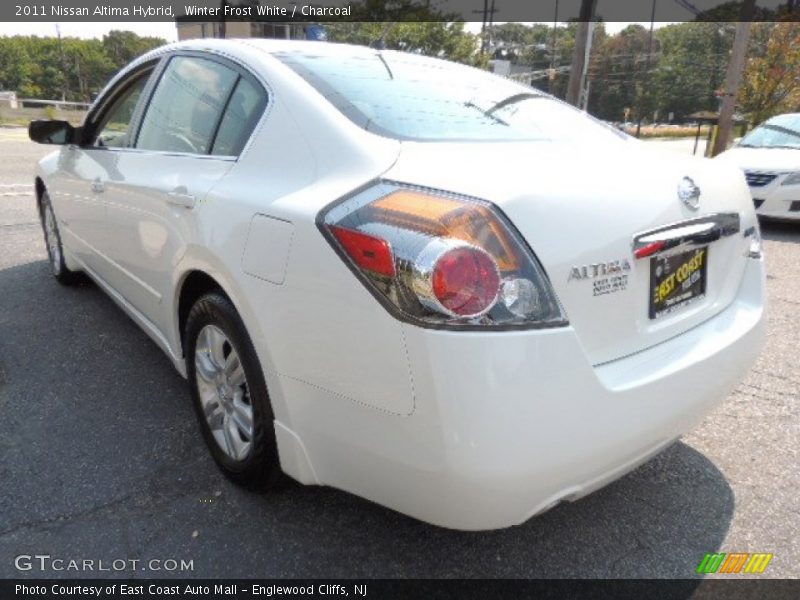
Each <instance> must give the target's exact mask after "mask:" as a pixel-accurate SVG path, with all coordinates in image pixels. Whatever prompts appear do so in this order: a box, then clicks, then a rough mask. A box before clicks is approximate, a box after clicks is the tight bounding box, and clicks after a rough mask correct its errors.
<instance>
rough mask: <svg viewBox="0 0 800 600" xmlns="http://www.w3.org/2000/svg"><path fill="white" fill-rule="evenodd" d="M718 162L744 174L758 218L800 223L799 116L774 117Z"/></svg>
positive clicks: (754, 130)
mask: <svg viewBox="0 0 800 600" xmlns="http://www.w3.org/2000/svg"><path fill="white" fill-rule="evenodd" d="M716 160H719V161H724V162H727V163H729V164H733V165H736V166H737V167H739V168H740V169H742V170H743V171H744V173H745V177H746V178H747V183H748V185H749V186H750V193H751V194H752V195H753V204H754V205H755V208H756V213H757V214H758V215H759V216H761V217H768V218H770V219H780V220H787V221H800V113H793V114H786V115H779V116H777V117H772V118H771V119H769V120H767V121H765V122H764V123H762V124H761V125H759V126H758V127H756V128H755V129H753V130H752V131H751V132H750V133H748V134H747V135H746V136H745V137H744V138H742V140H741V141H740V142H739V143H738V144H737V145H736V146H734V147H733V148H731V149H730V150H728V151H727V152H723V153H722V154H720V155H719V156H718V157H717V158H716Z"/></svg>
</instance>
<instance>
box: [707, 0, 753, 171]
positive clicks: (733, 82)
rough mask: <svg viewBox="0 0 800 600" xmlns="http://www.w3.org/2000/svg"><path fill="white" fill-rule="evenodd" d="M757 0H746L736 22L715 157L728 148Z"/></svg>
mask: <svg viewBox="0 0 800 600" xmlns="http://www.w3.org/2000/svg"><path fill="white" fill-rule="evenodd" d="M755 6H756V0H744V2H743V3H742V11H741V13H740V14H739V22H738V23H737V24H736V35H735V37H734V38H733V50H732V51H731V60H730V62H729V63H728V71H727V73H726V74H725V88H724V90H723V94H722V105H721V106H720V109H719V120H718V121H717V138H716V140H714V147H713V148H712V149H711V156H712V157H714V156H716V155H717V154H719V153H720V152H724V151H725V150H726V149H727V148H728V143H729V142H730V139H731V130H732V129H733V111H734V110H735V108H736V96H738V95H739V86H740V85H741V83H742V72H743V71H744V61H745V59H746V58H747V43H748V41H750V26H751V25H752V23H751V21H752V19H753V13H754V12H755Z"/></svg>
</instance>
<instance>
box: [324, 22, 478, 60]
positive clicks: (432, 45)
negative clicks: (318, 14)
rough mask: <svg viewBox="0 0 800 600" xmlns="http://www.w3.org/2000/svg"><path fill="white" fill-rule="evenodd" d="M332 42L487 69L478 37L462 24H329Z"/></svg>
mask: <svg viewBox="0 0 800 600" xmlns="http://www.w3.org/2000/svg"><path fill="white" fill-rule="evenodd" d="M326 27H327V29H328V39H329V40H330V41H332V42H345V43H348V44H361V45H365V46H371V45H376V44H377V43H378V42H379V41H380V42H381V43H382V44H383V45H384V47H386V48H389V49H391V50H404V51H406V52H416V53H419V54H425V55H427V56H436V57H439V58H446V59H448V60H453V61H456V62H461V63H466V64H472V65H477V66H483V65H485V64H486V60H487V58H486V57H482V56H481V55H480V52H479V51H478V40H477V37H476V36H474V35H472V34H471V33H469V32H467V31H464V23H461V22H449V23H448V22H442V21H426V22H392V23H379V22H358V23H352V22H338V23H327V24H326Z"/></svg>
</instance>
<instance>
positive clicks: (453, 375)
mask: <svg viewBox="0 0 800 600" xmlns="http://www.w3.org/2000/svg"><path fill="white" fill-rule="evenodd" d="M764 289H765V288H764V268H763V261H762V260H750V261H749V262H748V266H747V269H746V271H745V275H744V278H743V281H742V285H741V288H740V290H739V293H738V295H737V298H736V300H735V302H734V303H732V304H731V305H730V306H728V308H727V309H725V310H724V311H722V312H721V313H719V314H717V315H716V316H715V317H713V318H712V319H710V320H708V321H706V322H705V323H703V324H701V325H700V326H698V327H695V328H693V329H692V330H690V331H688V332H686V333H684V334H682V335H680V336H678V337H675V338H673V339H671V340H669V341H666V342H664V343H662V344H659V345H657V346H654V347H651V348H649V349H647V350H644V351H642V352H638V353H636V354H633V355H631V356H628V357H625V358H621V359H619V360H615V361H612V362H608V363H605V364H602V365H599V366H592V365H591V364H589V362H588V361H587V360H586V358H585V353H584V351H583V350H582V348H581V345H580V342H579V339H578V337H577V335H576V334H575V332H574V330H572V329H571V328H569V327H567V328H563V329H557V330H549V331H527V332H497V333H465V332H447V331H435V330H425V329H419V328H415V327H411V326H407V327H404V336H405V341H406V347H407V350H408V355H409V364H410V370H411V372H410V377H411V378H412V385H413V389H414V411H413V413H412V414H411V415H410V416H398V415H389V414H383V413H380V412H379V411H376V410H374V409H371V408H365V407H360V406H357V405H354V404H353V403H351V402H348V401H347V400H346V399H342V398H336V397H333V396H331V395H326V393H325V392H324V391H323V390H320V389H318V388H313V387H311V386H308V385H307V384H303V383H302V382H299V381H297V380H289V379H284V380H282V381H281V386H282V388H283V393H285V394H287V395H289V397H294V398H298V397H302V398H303V400H302V401H301V403H302V404H303V405H304V406H305V407H306V414H307V418H305V419H301V420H296V421H295V425H296V426H297V428H296V429H295V430H294V431H293V432H292V436H290V437H292V440H291V441H287V439H286V438H287V435H283V438H284V440H283V443H282V444H281V454H282V456H281V459H282V462H283V463H284V466H285V468H286V469H287V471H288V472H290V473H291V474H294V475H295V476H297V474H296V473H301V476H300V477H299V478H300V479H301V480H303V479H304V478H305V480H306V481H307V482H319V483H324V484H328V485H332V486H335V487H339V488H341V489H345V490H348V491H352V492H354V493H356V494H358V495H361V496H364V497H366V498H369V499H371V500H374V501H376V502H378V503H380V504H383V505H386V506H389V507H391V508H394V509H397V510H399V511H401V512H404V513H406V514H409V515H412V516H414V517H417V518H419V519H422V520H424V521H428V522H431V523H434V524H437V525H442V526H445V527H451V528H456V529H493V528H500V527H507V526H511V525H515V524H519V523H522V522H524V521H526V520H527V519H529V518H530V517H531V516H532V515H535V514H537V513H540V512H542V511H544V510H546V509H547V508H549V507H551V506H553V505H554V504H556V503H558V502H560V501H562V500H573V499H575V498H578V497H581V496H583V495H585V494H587V493H589V492H591V491H593V490H595V489H597V488H598V487H601V486H602V485H604V484H605V483H608V482H609V481H611V480H613V479H616V478H617V477H619V476H621V475H623V474H624V473H626V472H627V471H629V470H631V469H633V468H635V467H636V466H637V465H639V464H640V463H641V462H643V461H645V460H647V459H648V458H649V457H650V456H652V455H653V454H655V453H657V452H658V451H660V450H661V449H663V448H664V447H665V446H666V445H668V444H669V443H671V442H672V441H673V440H674V439H675V438H677V437H678V436H680V435H681V434H682V433H684V432H686V431H687V430H689V429H691V428H692V427H693V426H695V425H696V424H697V423H698V422H699V421H700V420H701V419H702V418H703V417H704V415H706V414H707V413H708V411H709V410H711V408H712V407H713V406H714V405H716V404H717V403H719V402H720V401H722V400H723V399H724V398H725V397H726V395H727V394H728V392H729V391H730V390H731V389H732V388H733V387H734V386H735V385H736V383H737V382H738V381H739V379H740V378H741V377H742V375H743V373H745V372H746V370H747V369H748V368H749V366H750V365H751V364H752V362H753V361H754V359H755V358H756V356H757V354H758V352H759V350H760V347H761V342H762V337H763V322H764V316H763V315H764V301H765V292H764ZM312 408H313V410H314V414H313V416H312V415H311V414H310V411H311V409H312ZM296 414H297V413H296ZM279 429H281V427H279ZM280 441H281V436H280V435H279V443H280ZM300 455H302V459H301V458H299V456H300ZM295 460H298V461H300V462H303V461H305V464H306V466H305V467H304V468H303V469H301V468H299V467H297V466H296V465H295V466H293V465H292V464H291V463H292V462H293V461H295Z"/></svg>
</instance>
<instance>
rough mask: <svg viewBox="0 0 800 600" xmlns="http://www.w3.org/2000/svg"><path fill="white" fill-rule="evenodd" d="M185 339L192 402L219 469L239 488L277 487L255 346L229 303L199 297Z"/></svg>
mask: <svg viewBox="0 0 800 600" xmlns="http://www.w3.org/2000/svg"><path fill="white" fill-rule="evenodd" d="M185 336H186V337H185V340H186V373H187V375H188V379H189V388H190V390H191V395H192V401H193V403H194V407H195V411H196V413H197V419H198V421H199V423H200V428H201V430H202V433H203V438H204V439H205V441H206V444H207V446H208V448H209V450H210V452H211V455H212V456H213V457H214V460H215V461H216V462H217V465H218V466H219V468H220V469H221V470H222V472H223V473H224V474H225V475H226V476H227V477H228V479H230V480H231V481H233V482H234V483H237V484H239V485H243V486H245V487H248V488H251V489H270V488H275V487H278V486H279V485H280V484H281V483H282V482H283V481H284V477H285V476H284V475H283V472H282V471H281V468H280V462H279V460H278V448H277V442H276V440H275V425H274V420H275V416H274V415H273V412H272V406H271V404H270V400H269V394H268V393H267V385H266V382H265V380H264V374H263V371H262V370H261V365H260V364H259V361H258V358H257V356H256V352H255V349H254V348H253V343H252V341H251V340H250V336H249V335H248V334H247V330H246V329H245V327H244V323H242V320H241V318H240V317H239V314H238V313H237V312H236V309H235V308H234V307H233V305H232V304H231V302H230V300H228V298H226V297H225V296H224V295H223V294H222V293H221V292H212V293H209V294H206V295H205V296H203V297H201V298H200V299H199V300H198V301H197V302H196V303H195V304H194V306H193V307H192V309H191V310H190V311H189V316H188V318H187V320H186V328H185ZM237 359H238V360H237Z"/></svg>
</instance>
